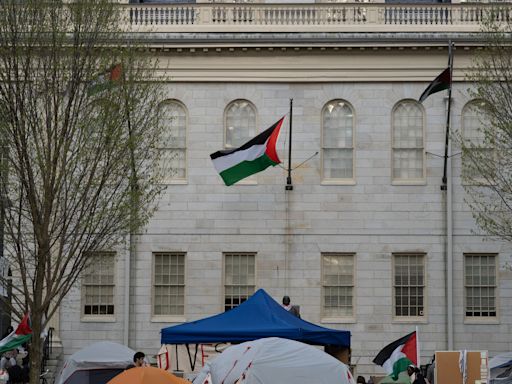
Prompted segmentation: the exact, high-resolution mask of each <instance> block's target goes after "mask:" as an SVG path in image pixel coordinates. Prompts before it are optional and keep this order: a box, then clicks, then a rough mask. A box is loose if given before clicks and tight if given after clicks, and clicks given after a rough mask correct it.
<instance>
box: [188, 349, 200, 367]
mask: <svg viewBox="0 0 512 384" xmlns="http://www.w3.org/2000/svg"><path fill="white" fill-rule="evenodd" d="M198 351H199V344H196V352H195V353H194V360H193V361H192V356H191V355H190V349H188V344H187V353H188V360H189V362H190V368H191V369H192V372H193V371H194V369H195V368H196V361H197V352H198Z"/></svg>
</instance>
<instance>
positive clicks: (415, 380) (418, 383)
mask: <svg viewBox="0 0 512 384" xmlns="http://www.w3.org/2000/svg"><path fill="white" fill-rule="evenodd" d="M407 374H408V375H409V376H410V378H411V384H427V382H426V381H425V378H424V377H423V375H422V374H421V372H420V369H419V368H418V367H415V366H414V365H412V364H411V365H409V366H408V367H407Z"/></svg>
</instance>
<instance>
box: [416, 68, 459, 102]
mask: <svg viewBox="0 0 512 384" xmlns="http://www.w3.org/2000/svg"><path fill="white" fill-rule="evenodd" d="M451 84H452V76H451V74H450V67H448V68H446V69H445V70H444V71H443V72H441V74H440V75H439V76H437V77H436V78H435V79H434V81H432V82H431V83H430V84H429V86H428V87H427V89H425V90H424V91H423V93H422V94H421V96H420V98H419V102H420V103H423V100H425V99H426V98H427V97H429V96H430V95H432V94H434V93H436V92H440V91H443V90H445V89H448V88H450V85H451Z"/></svg>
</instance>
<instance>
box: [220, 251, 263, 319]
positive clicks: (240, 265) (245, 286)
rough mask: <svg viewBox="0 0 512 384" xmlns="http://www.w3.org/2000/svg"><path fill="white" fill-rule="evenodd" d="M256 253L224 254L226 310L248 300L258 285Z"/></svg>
mask: <svg viewBox="0 0 512 384" xmlns="http://www.w3.org/2000/svg"><path fill="white" fill-rule="evenodd" d="M255 263H256V254H255V253H225V254H224V310H225V311H228V310H230V309H232V308H234V307H237V306H238V305H240V304H242V303H243V302H244V301H245V300H247V299H248V298H249V297H250V296H251V295H252V294H253V293H254V290H255V287H256V267H255Z"/></svg>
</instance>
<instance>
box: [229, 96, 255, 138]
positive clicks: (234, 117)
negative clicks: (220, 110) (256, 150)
mask: <svg viewBox="0 0 512 384" xmlns="http://www.w3.org/2000/svg"><path fill="white" fill-rule="evenodd" d="M225 129H226V143H225V146H226V148H237V147H239V146H241V145H242V144H244V143H246V142H247V141H249V139H251V138H253V137H254V136H256V110H255V109H254V107H253V106H252V104H251V103H249V102H248V101H247V100H236V101H233V102H232V103H231V104H230V105H229V107H228V108H227V109H226V127H225Z"/></svg>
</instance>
